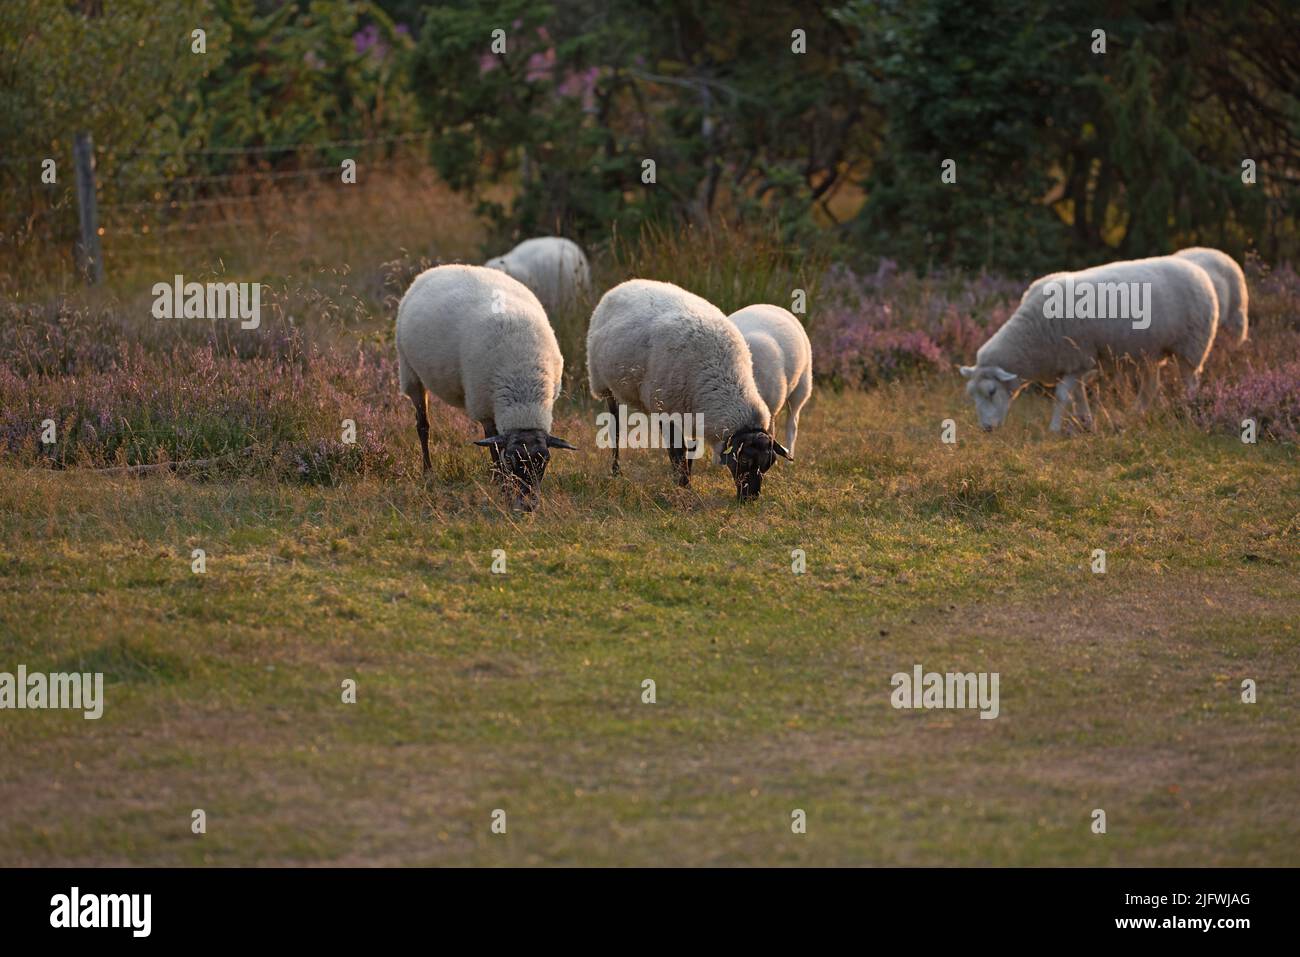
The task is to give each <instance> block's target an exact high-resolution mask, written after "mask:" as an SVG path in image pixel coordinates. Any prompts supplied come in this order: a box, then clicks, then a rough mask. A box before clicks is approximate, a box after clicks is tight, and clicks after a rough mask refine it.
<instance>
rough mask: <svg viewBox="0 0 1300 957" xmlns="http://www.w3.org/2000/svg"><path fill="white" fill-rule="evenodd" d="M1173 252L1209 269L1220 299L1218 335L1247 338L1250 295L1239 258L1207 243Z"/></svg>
mask: <svg viewBox="0 0 1300 957" xmlns="http://www.w3.org/2000/svg"><path fill="white" fill-rule="evenodd" d="M1174 255H1175V256H1181V257H1182V258H1184V259H1190V260H1191V261H1192V262H1194V263H1196V265H1198V266H1200V267H1201V268H1202V269H1204V270H1205V271H1206V272H1207V273H1209V276H1210V282H1212V283H1214V292H1215V295H1216V296H1217V297H1218V299H1219V338H1220V339H1224V340H1225V341H1227V342H1230V343H1232V344H1234V345H1239V344H1240V343H1243V342H1245V341H1246V336H1247V335H1248V334H1249V329H1248V328H1247V325H1248V319H1247V316H1246V310H1247V306H1248V305H1249V301H1250V296H1249V294H1248V293H1247V291H1246V274H1245V273H1244V272H1242V271H1241V267H1240V266H1238V265H1237V261H1236V260H1235V259H1233V258H1232V257H1231V256H1229V255H1228V254H1227V253H1224V252H1220V251H1219V250H1217V249H1207V248H1205V247H1204V246H1192V247H1191V248H1190V249H1180V250H1178V252H1176V253H1174Z"/></svg>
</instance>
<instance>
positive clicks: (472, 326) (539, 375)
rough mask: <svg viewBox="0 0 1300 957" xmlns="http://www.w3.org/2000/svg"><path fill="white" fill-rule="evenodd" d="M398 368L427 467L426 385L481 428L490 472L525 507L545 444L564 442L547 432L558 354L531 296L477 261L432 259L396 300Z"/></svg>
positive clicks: (537, 483)
mask: <svg viewBox="0 0 1300 957" xmlns="http://www.w3.org/2000/svg"><path fill="white" fill-rule="evenodd" d="M396 338H397V369H398V377H399V381H400V384H401V390H402V392H403V394H405V395H406V396H408V397H409V398H410V400H411V402H412V404H413V405H414V406H415V429H416V433H417V434H418V435H419V437H420V451H421V453H422V454H423V456H424V468H425V471H428V469H429V468H430V466H431V463H430V461H429V417H428V404H427V393H429V392H432V393H433V394H434V395H436V396H437V397H438V398H440V399H442V401H444V402H446V403H448V404H449V405H454V406H459V407H460V408H462V409H464V410H465V411H466V412H467V413H468V414H469V416H470V418H472V419H475V420H477V421H478V422H479V423H481V424H482V426H483V435H484V438H482V439H480V440H479V441H477V442H476V443H475V444H476V445H485V446H487V447H488V448H489V449H490V450H491V452H492V462H493V471H494V472H495V473H496V474H497V475H498V477H499V478H500V479H501V480H502V482H503V484H504V485H505V486H506V490H507V492H508V493H512V494H513V504H514V506H515V507H516V508H519V509H522V510H524V511H531V510H532V509H533V508H534V507H535V506H536V505H537V501H538V498H539V496H540V493H541V484H542V477H543V476H544V475H545V473H546V465H547V463H548V462H549V460H550V452H549V451H548V450H549V449H572V448H573V446H572V445H570V444H569V443H568V442H566V441H564V440H563V439H557V438H556V437H555V436H553V435H551V434H550V433H551V407H552V405H553V404H554V403H555V400H556V398H558V396H559V394H560V381H561V378H562V376H563V373H564V358H563V357H562V356H561V355H560V347H559V345H558V344H557V343H556V341H555V333H554V332H553V331H552V330H551V324H550V323H549V322H547V321H546V313H545V312H544V311H543V310H542V304H541V303H540V302H538V301H537V297H536V296H534V295H533V294H532V293H531V292H529V291H528V288H527V287H526V286H524V285H523V284H522V283H519V282H516V281H515V280H513V279H511V278H510V277H509V276H507V275H505V274H504V273H501V272H497V271H496V270H493V269H484V268H482V267H481V266H437V267H435V268H433V269H427V270H425V271H424V272H422V273H420V275H418V276H416V277H415V281H414V282H412V283H411V287H410V288H409V289H407V290H406V295H404V296H403V297H402V301H401V303H400V304H399V305H398V307H397V335H396Z"/></svg>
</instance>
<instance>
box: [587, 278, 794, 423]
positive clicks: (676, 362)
mask: <svg viewBox="0 0 1300 957" xmlns="http://www.w3.org/2000/svg"><path fill="white" fill-rule="evenodd" d="M587 371H588V376H589V379H590V384H591V394H592V395H593V396H595V397H596V398H598V399H601V398H608V397H613V398H614V399H616V400H617V401H619V402H621V403H623V404H625V405H628V406H630V407H633V408H639V409H641V410H643V411H646V412H670V413H671V412H680V413H683V414H697V413H698V414H700V415H702V416H703V417H704V418H703V425H704V430H705V433H706V436H707V438H708V439H709V440H710V441H713V442H720V441H722V439H724V438H725V437H726V436H728V435H731V434H733V433H735V432H737V431H740V430H742V429H746V428H753V429H765V428H767V426H768V423H769V421H770V419H771V415H770V414H769V412H768V408H767V404H766V403H765V402H764V401H763V399H762V397H761V396H760V395H759V394H758V389H757V387H756V386H755V384H754V373H753V367H752V362H751V358H750V354H749V347H748V346H747V345H746V344H745V339H744V337H743V336H742V335H741V334H740V330H739V329H737V328H736V326H735V325H733V324H732V323H731V322H728V321H727V317H726V316H725V315H723V313H722V311H721V310H720V309H718V308H717V307H716V306H714V305H713V304H712V303H709V302H707V301H705V300H704V299H701V298H700V297H699V296H696V295H694V294H693V293H689V292H687V291H686V290H685V289H681V288H679V287H678V286H674V285H672V284H671V283H666V282H656V281H654V280H649V279H632V280H629V281H628V282H625V283H622V284H620V285H618V286H615V287H614V288H613V289H611V290H610V291H609V292H607V293H605V295H604V296H603V297H602V298H601V300H600V302H599V303H598V304H597V305H596V310H595V312H593V313H592V316H591V325H590V326H589V327H588V330H587Z"/></svg>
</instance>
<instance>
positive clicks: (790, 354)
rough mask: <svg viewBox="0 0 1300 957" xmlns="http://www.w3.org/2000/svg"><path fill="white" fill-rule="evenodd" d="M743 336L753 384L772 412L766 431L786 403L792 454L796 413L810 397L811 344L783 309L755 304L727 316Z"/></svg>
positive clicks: (787, 438)
mask: <svg viewBox="0 0 1300 957" xmlns="http://www.w3.org/2000/svg"><path fill="white" fill-rule="evenodd" d="M727 318H728V319H730V320H731V321H732V322H733V323H735V325H736V328H737V329H739V330H740V334H741V335H742V336H744V337H745V342H746V344H748V346H749V354H750V356H751V357H752V358H753V361H754V384H755V385H756V386H757V387H758V394H759V395H761V396H762V397H763V401H764V402H766V403H767V408H768V410H769V411H770V412H771V413H772V420H771V421H770V422H769V423H768V431H769V432H770V433H772V434H775V433H776V417H777V415H778V414H779V413H780V412H781V410H782V409H783V408H785V407H786V405H787V403H788V404H789V408H788V410H787V412H786V420H785V447H786V448H787V449H788V450H789V451H790V455H791V456H793V455H794V445H795V440H796V439H797V438H798V436H799V412H800V411H801V410H802V409H803V407H804V403H806V402H807V401H808V397H809V396H811V395H812V387H813V382H812V343H810V342H809V341H808V333H807V332H805V331H804V328H803V325H802V324H800V322H799V320H798V319H796V318H795V317H794V316H793V314H791V313H790V311H789V310H787V309H782V308H781V307H780V306H771V305H766V304H758V305H753V306H746V307H745V308H744V309H740V310H738V311H736V312H733V313H732V314H731V315H729V316H728V317H727Z"/></svg>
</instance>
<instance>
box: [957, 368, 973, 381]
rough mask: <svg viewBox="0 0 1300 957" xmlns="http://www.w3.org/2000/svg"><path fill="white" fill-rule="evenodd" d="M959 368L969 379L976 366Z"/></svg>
mask: <svg viewBox="0 0 1300 957" xmlns="http://www.w3.org/2000/svg"><path fill="white" fill-rule="evenodd" d="M957 369H958V370H959V371H960V372H961V374H962V375H963V376H965V377H966V378H967V379H969V378H970V377H971V376H973V375H974V374H975V367H974V366H958V367H957Z"/></svg>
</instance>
